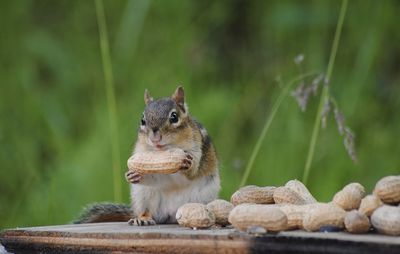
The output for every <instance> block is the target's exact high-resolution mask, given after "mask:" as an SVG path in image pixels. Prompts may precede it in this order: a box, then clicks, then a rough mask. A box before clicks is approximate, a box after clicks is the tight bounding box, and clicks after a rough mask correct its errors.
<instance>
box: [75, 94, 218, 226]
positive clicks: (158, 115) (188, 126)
mask: <svg viewBox="0 0 400 254" xmlns="http://www.w3.org/2000/svg"><path fill="white" fill-rule="evenodd" d="M144 101H145V104H146V107H145V110H144V112H143V114H142V118H141V120H140V127H139V130H138V137H137V141H136V145H135V147H134V150H133V154H134V153H136V152H145V151H154V150H165V149H171V148H180V149H182V150H184V151H185V152H186V153H187V156H186V158H185V159H183V160H182V165H181V168H180V170H179V171H178V172H177V173H174V174H169V175H164V174H146V175H141V174H139V173H138V172H136V171H132V170H128V171H127V172H126V173H125V178H126V180H127V181H128V182H129V183H130V184H131V207H129V206H128V205H122V204H113V203H100V204H94V205H90V206H88V207H87V208H86V209H85V210H84V211H83V212H82V214H81V216H80V218H79V219H78V220H77V221H75V222H74V223H93V222H111V221H128V222H129V224H130V225H138V226H142V225H154V224H163V223H176V222H177V221H176V218H175V215H176V211H177V210H178V208H179V207H180V206H182V205H183V204H186V203H191V202H196V203H204V204H206V203H208V202H210V201H212V200H215V199H216V198H217V196H218V192H219V190H220V179H219V172H218V167H219V165H218V158H217V155H216V151H215V148H214V145H213V143H212V141H211V138H210V136H209V135H208V133H207V131H206V129H205V128H204V127H203V126H202V125H201V124H200V123H199V122H198V121H196V120H195V119H194V118H193V117H192V116H190V115H189V109H188V106H187V104H186V103H185V95H184V90H183V87H182V86H179V87H178V88H177V89H176V90H175V92H174V94H173V95H172V96H171V97H166V98H161V99H157V100H154V99H153V98H152V97H151V96H150V94H149V92H148V90H145V92H144Z"/></svg>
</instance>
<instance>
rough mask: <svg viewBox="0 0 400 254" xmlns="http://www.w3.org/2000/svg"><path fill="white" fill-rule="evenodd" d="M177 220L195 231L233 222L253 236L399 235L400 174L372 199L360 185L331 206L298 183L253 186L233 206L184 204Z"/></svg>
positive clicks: (381, 182)
mask: <svg viewBox="0 0 400 254" xmlns="http://www.w3.org/2000/svg"><path fill="white" fill-rule="evenodd" d="M176 219H177V220H178V223H179V224H180V225H182V226H185V227H191V228H194V229H197V228H209V227H212V226H227V225H229V224H232V226H233V227H235V228H236V229H238V230H240V231H245V232H249V233H266V232H268V231H270V232H279V231H287V230H294V229H303V230H306V231H323V232H324V231H342V230H346V231H347V232H349V233H354V234H362V233H367V232H369V231H372V230H376V231H377V232H378V233H381V234H387V235H400V175H398V176H387V177H384V178H382V179H381V180H379V181H378V182H377V183H376V186H375V188H374V190H373V193H372V194H370V195H367V196H365V189H364V187H363V186H362V185H361V184H359V183H350V184H348V185H346V186H344V188H343V189H342V190H340V191H339V192H338V193H336V194H335V195H334V197H333V199H332V201H331V202H329V203H321V202H318V201H317V200H316V199H315V198H314V197H313V196H312V195H311V193H310V192H309V191H308V189H307V188H306V187H305V186H304V184H303V183H301V182H300V181H298V180H291V181H289V182H287V183H286V184H285V185H284V186H281V187H272V186H266V187H258V186H254V185H250V186H245V187H243V188H240V189H239V190H237V191H236V192H235V193H234V194H233V195H232V197H231V202H228V201H225V200H221V199H218V200H214V201H212V202H211V203H209V204H207V205H204V204H199V203H189V204H185V205H183V206H181V207H180V208H179V209H178V211H177V213H176Z"/></svg>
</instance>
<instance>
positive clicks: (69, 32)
mask: <svg viewBox="0 0 400 254" xmlns="http://www.w3.org/2000/svg"><path fill="white" fill-rule="evenodd" d="M104 4H105V13H106V19H107V26H108V32H109V39H110V47H111V58H112V64H113V73H114V78H115V89H116V90H115V94H116V99H117V115H116V117H117V119H118V126H119V140H118V142H119V147H120V151H121V158H120V159H121V161H122V162H123V163H122V165H124V162H125V161H126V159H127V158H128V157H129V155H130V153H131V149H132V146H133V144H134V142H135V139H136V130H137V127H138V123H139V120H140V116H141V112H142V111H143V107H144V104H143V91H144V89H145V88H148V89H149V90H150V92H151V93H152V95H153V96H155V97H163V96H168V95H170V94H172V92H173V91H174V89H175V87H176V86H177V85H180V84H183V85H184V86H185V89H186V94H187V101H188V104H189V107H190V111H191V113H192V115H194V116H195V117H196V118H197V119H198V120H200V121H201V122H202V123H203V124H204V125H205V126H206V127H207V129H208V131H209V133H210V134H211V136H212V137H213V140H214V143H215V145H216V147H217V150H218V152H219V156H220V160H221V170H220V172H221V178H222V190H221V194H220V195H221V197H223V198H229V197H230V195H231V193H232V192H233V191H234V190H235V189H236V188H237V186H238V184H239V181H240V178H241V176H242V174H243V170H244V168H245V165H246V162H247V160H248V157H249V154H250V152H251V150H252V148H253V147H254V144H255V142H256V140H257V138H258V136H259V134H260V131H261V129H262V125H263V123H264V121H265V119H266V117H267V116H268V114H269V112H270V108H271V105H272V104H273V103H274V101H275V99H276V98H277V96H278V95H279V93H280V91H281V89H282V88H281V87H280V86H279V85H278V83H277V82H276V79H277V78H278V79H281V80H283V81H288V80H290V79H291V78H293V77H294V76H296V75H298V69H297V66H296V65H295V64H294V63H293V58H294V57H295V56H296V55H297V54H299V53H302V54H304V55H305V60H304V64H305V66H304V69H305V70H317V71H323V70H325V69H326V65H327V62H328V57H329V52H330V47H331V43H332V39H333V34H334V31H335V26H336V21H337V16H338V12H339V8H340V2H338V1H286V0H285V1H262V0H259V1H246V0H221V1H212V0H204V1H183V0H170V1H160V0H154V1H149V0H132V1H122V0H121V1H112V0H105V2H104ZM399 12H400V4H399V2H398V1H394V0H393V1H381V2H376V1H371V0H369V1H361V0H358V1H350V3H349V6H348V12H347V16H346V19H345V24H344V30H343V35H342V38H341V43H340V47H339V51H338V55H337V59H336V64H335V68H334V72H333V76H332V81H331V86H332V87H331V89H332V94H334V96H335V97H336V98H337V101H338V104H339V105H340V108H341V110H342V111H344V114H345V115H346V116H347V123H348V124H349V126H350V127H351V128H352V129H353V130H354V132H355V133H356V148H357V150H358V157H359V163H358V164H356V165H354V164H353V163H352V161H351V160H350V159H349V157H348V155H347V154H346V151H345V149H344V147H343V141H342V138H341V137H340V136H339V134H338V132H337V127H336V126H335V122H334V121H333V120H332V118H330V120H329V121H328V127H327V129H325V130H322V131H321V133H320V135H319V139H318V142H317V147H316V154H315V157H314V161H313V164H312V167H311V175H310V181H309V184H308V185H309V187H310V190H311V191H312V193H314V194H315V196H316V197H317V198H318V199H320V200H322V201H327V200H330V199H331V197H332V196H333V194H334V193H335V192H336V191H337V190H338V189H340V188H342V186H343V185H345V184H347V183H349V182H353V181H358V182H360V183H362V184H364V185H365V186H366V188H367V190H368V191H371V189H372V188H373V186H374V184H375V182H376V181H377V180H378V179H379V178H380V177H382V176H385V175H389V174H399V171H400V165H399V159H398V155H399V152H400V144H399V141H398V140H399V133H400V118H399V115H398V111H399V109H400V72H399V71H398V70H399V69H400V31H399V29H398V24H399V21H400V20H399V15H398V13H399ZM0 13H1V15H0V27H1V35H0V66H1V68H0V83H1V84H0V88H1V89H0V141H1V146H0V165H1V170H0V217H1V218H2V220H1V222H0V228H5V227H15V226H30V225H44V224H61V223H67V222H69V221H71V220H72V219H73V217H74V216H76V215H77V214H78V213H79V211H80V209H81V208H82V206H83V205H85V204H87V203H89V202H93V201H105V200H112V199H113V197H114V195H113V179H112V177H113V172H112V159H111V142H110V125H109V120H108V119H109V116H108V111H107V100H106V94H105V86H104V75H103V69H102V62H101V55H100V47H99V34H98V27H97V21H96V12H95V6H94V2H93V1H77V0H74V1H71V0H58V1H50V0H36V1H33V0H32V1H29V0H19V1H0ZM317 101H318V99H317V98H313V100H312V101H311V103H310V105H309V107H308V109H307V111H306V112H305V113H302V112H301V111H300V109H299V108H298V106H297V105H296V102H295V100H293V98H287V99H286V100H285V101H284V102H283V104H282V107H281V108H280V109H279V111H278V113H277V116H276V118H275V120H274V122H273V123H272V126H271V129H270V130H269V132H268V134H267V136H266V139H265V142H264V143H263V145H262V147H261V150H260V154H259V155H258V157H257V158H256V162H255V165H254V168H253V170H252V172H251V174H250V177H249V180H248V183H249V184H250V183H251V184H258V185H281V184H284V183H285V182H286V181H288V180H289V179H294V178H301V176H302V172H303V168H304V163H305V159H306V153H307V149H308V144H309V139H310V136H311V131H312V126H313V120H314V118H315V113H316V107H317V104H318V102H317ZM124 171H125V168H121V172H122V173H123V172H124ZM121 182H122V183H123V184H122V185H123V200H124V201H125V202H127V203H128V202H129V194H128V184H126V183H125V180H124V179H121Z"/></svg>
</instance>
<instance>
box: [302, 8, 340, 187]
mask: <svg viewBox="0 0 400 254" xmlns="http://www.w3.org/2000/svg"><path fill="white" fill-rule="evenodd" d="M347 4H348V1H347V0H343V1H342V6H341V8H340V14H339V18H338V24H337V26H336V32H335V36H334V38H333V43H332V50H331V54H330V57H329V63H328V68H327V71H326V75H325V81H324V85H323V88H322V92H321V98H320V101H319V105H318V110H317V114H316V116H315V121H314V128H313V132H312V135H311V140H310V146H309V148H308V153H307V159H306V164H305V166H304V172H303V178H302V181H303V183H304V184H307V182H308V177H309V174H310V168H311V163H312V160H313V157H314V153H315V147H316V143H317V138H318V133H319V129H320V126H321V119H322V112H323V109H324V104H325V102H326V101H328V100H329V86H330V85H331V83H330V82H331V76H332V72H333V66H334V64H335V59H336V54H337V51H338V47H339V42H340V35H341V33H342V28H343V22H344V17H345V15H346V10H347Z"/></svg>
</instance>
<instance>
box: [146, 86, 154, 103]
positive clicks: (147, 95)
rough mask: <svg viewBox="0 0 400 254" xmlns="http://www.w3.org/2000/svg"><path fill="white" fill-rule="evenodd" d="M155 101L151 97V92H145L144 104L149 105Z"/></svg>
mask: <svg viewBox="0 0 400 254" xmlns="http://www.w3.org/2000/svg"><path fill="white" fill-rule="evenodd" d="M152 101H153V97H151V96H150V93H149V90H147V89H146V90H144V103H146V105H147V104H149V103H150V102H152Z"/></svg>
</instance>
